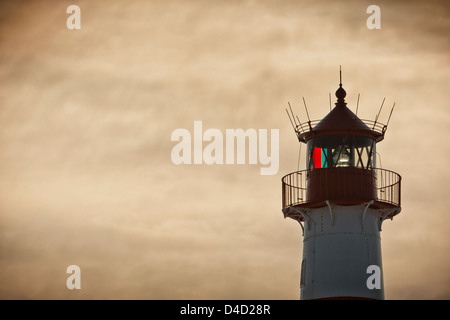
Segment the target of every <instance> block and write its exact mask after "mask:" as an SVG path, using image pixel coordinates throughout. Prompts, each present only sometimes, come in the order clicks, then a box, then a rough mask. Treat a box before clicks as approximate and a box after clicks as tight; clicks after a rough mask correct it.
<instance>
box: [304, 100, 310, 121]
mask: <svg viewBox="0 0 450 320" xmlns="http://www.w3.org/2000/svg"><path fill="white" fill-rule="evenodd" d="M302 99H303V104H304V105H305V110H306V115H307V116H308V121H309V122H311V119H310V118H309V113H308V108H307V107H306V102H305V98H304V97H302Z"/></svg>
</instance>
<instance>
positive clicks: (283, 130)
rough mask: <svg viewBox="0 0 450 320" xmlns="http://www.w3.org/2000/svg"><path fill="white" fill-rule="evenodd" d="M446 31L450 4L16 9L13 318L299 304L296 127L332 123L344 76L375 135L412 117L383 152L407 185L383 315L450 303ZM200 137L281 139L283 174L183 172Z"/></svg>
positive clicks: (5, 188)
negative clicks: (50, 305) (286, 198)
mask: <svg viewBox="0 0 450 320" xmlns="http://www.w3.org/2000/svg"><path fill="white" fill-rule="evenodd" d="M71 4H77V5H79V6H80V8H81V30H68V29H67V27H66V19H67V17H68V16H69V15H68V14H67V13H66V8H67V6H69V5H71ZM371 4H378V5H379V6H380V8H381V30H369V29H367V27H366V19H367V18H368V16H369V15H368V14H366V8H367V7H368V6H369V5H371ZM449 27H450V19H449V6H448V4H446V3H445V2H443V1H426V2H423V3H422V2H421V1H395V2H393V1H377V3H372V2H371V1H353V2H345V3H338V2H336V1H326V2H325V1H323V2H321V3H320V4H317V1H206V0H205V1H127V2H125V1H75V0H74V1H57V2H55V1H9V2H6V1H2V2H1V4H0V84H1V85H0V101H1V102H0V298H3V299H11V298H30V299H78V298H86V299H103V298H106V299H297V298H298V297H299V274H300V261H301V254H302V238H301V229H300V227H299V226H298V224H297V223H296V222H294V221H292V220H284V219H283V215H282V213H281V181H280V179H281V177H282V176H283V175H285V174H287V173H290V172H292V171H295V170H296V169H297V156H298V142H297V141H296V138H295V136H294V133H293V131H292V128H291V126H290V123H289V120H288V118H287V116H286V114H285V111H284V108H285V107H286V106H287V101H290V102H291V104H292V105H293V107H294V108H295V109H296V112H297V113H298V114H299V116H300V118H301V119H302V120H305V119H306V114H305V112H304V109H303V107H302V102H301V101H302V100H301V98H302V97H303V96H304V97H305V99H306V101H307V103H308V107H309V113H310V116H311V118H313V119H320V118H322V117H324V116H325V115H326V114H327V112H328V111H329V105H328V93H330V92H331V93H332V94H333V93H334V91H335V90H336V89H337V87H338V81H339V78H338V76H339V75H338V70H339V65H342V67H343V83H344V88H345V89H346V91H347V98H346V100H347V102H348V105H349V107H350V108H351V109H352V110H355V108H356V99H357V95H358V93H360V94H361V100H360V105H359V111H358V115H359V116H360V117H361V118H366V119H374V118H375V114H376V113H377V112H378V109H379V106H380V104H381V101H382V100H383V98H384V97H386V108H384V109H383V112H382V114H381V117H380V119H381V121H382V122H385V121H386V120H387V117H388V111H389V109H390V107H391V106H392V104H393V103H394V102H396V110H395V111H394V115H393V118H392V119H391V122H390V126H389V129H388V131H387V134H386V139H385V140H384V141H383V142H381V143H380V144H379V145H378V150H377V151H378V152H379V153H380V154H381V158H382V164H383V168H385V169H390V170H393V171H396V172H398V173H399V174H401V175H402V177H403V184H402V207H403V210H402V213H401V214H400V215H398V216H397V217H396V218H395V219H394V220H393V221H386V222H385V223H384V224H383V231H382V234H381V236H382V252H383V269H384V285H385V294H386V298H388V299H449V298H450V290H449V286H450V275H449V272H448V270H449V268H450V259H449V255H448V252H449V249H450V245H449V240H450V235H449V231H450V230H449V225H450V218H449V215H448V207H449V205H450V200H449V197H448V190H447V184H448V181H449V178H450V174H449V166H448V163H447V161H448V160H447V159H448V158H449V157H450V148H449V147H450V140H449V136H450V107H449V105H448V101H449V100H450V94H449V90H448V83H449V76H448V75H449V74H450V68H449V49H450V45H449V41H448V30H449ZM194 120H201V121H202V122H203V127H204V129H207V128H217V129H220V130H222V131H225V129H227V128H243V129H248V128H255V129H271V128H276V129H280V168H279V171H278V174H276V175H273V176H261V175H260V174H259V168H260V165H259V164H258V165H211V166H208V165H180V166H176V165H174V164H173V163H172V161H171V158H170V153H171V150H172V148H173V146H174V145H175V144H176V143H175V142H172V141H171V140H170V136H171V133H172V131H173V130H175V129H177V128H187V129H188V130H190V131H191V132H192V130H193V122H194ZM304 150H305V148H303V151H304ZM302 163H304V161H303V162H302ZM72 264H76V265H79V266H80V267H81V271H82V289H81V290H73V291H70V290H68V289H67V288H66V279H67V277H68V275H67V274H66V268H67V266H69V265H72Z"/></svg>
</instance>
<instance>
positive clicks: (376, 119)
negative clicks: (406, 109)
mask: <svg viewBox="0 0 450 320" xmlns="http://www.w3.org/2000/svg"><path fill="white" fill-rule="evenodd" d="M384 100H386V97H384V98H383V102H382V103H381V107H380V111H378V115H377V117H376V118H375V122H377V121H378V117H379V116H380V113H381V109H383V104H384Z"/></svg>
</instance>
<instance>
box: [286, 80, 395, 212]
mask: <svg viewBox="0 0 450 320" xmlns="http://www.w3.org/2000/svg"><path fill="white" fill-rule="evenodd" d="M345 97H346V92H345V90H344V88H342V81H341V83H340V84H339V88H338V89H337V91H336V98H337V101H336V103H335V107H334V108H333V109H332V110H331V111H330V112H329V113H328V114H327V115H326V116H325V117H324V118H323V119H321V120H319V121H317V120H316V121H310V120H309V121H308V122H305V123H297V122H296V121H295V120H294V123H295V125H294V129H295V132H296V134H297V138H298V140H299V141H300V142H301V143H305V144H306V169H305V170H302V171H296V172H293V173H291V174H289V175H286V176H285V177H283V194H284V199H283V207H284V208H285V209H286V210H287V209H288V208H289V207H291V206H300V207H303V206H305V207H311V206H313V207H314V206H324V205H326V204H325V203H326V202H327V201H333V202H334V203H339V204H342V205H354V204H361V203H368V202H370V201H373V202H374V205H377V206H388V207H400V180H401V177H400V176H399V175H398V174H396V173H395V172H392V171H389V170H385V169H382V168H378V167H377V161H376V160H377V146H376V145H377V143H378V142H380V141H382V140H383V139H384V134H385V131H386V129H387V125H384V124H381V123H379V122H378V121H377V119H375V121H371V120H361V119H360V118H358V116H357V115H356V114H355V113H353V112H352V111H351V110H350V109H349V108H348V107H347V103H346V102H345ZM380 111H381V109H380ZM291 112H292V111H291ZM288 114H289V113H288ZM391 114H392V111H391ZM292 116H293V115H292ZM294 119H295V118H294Z"/></svg>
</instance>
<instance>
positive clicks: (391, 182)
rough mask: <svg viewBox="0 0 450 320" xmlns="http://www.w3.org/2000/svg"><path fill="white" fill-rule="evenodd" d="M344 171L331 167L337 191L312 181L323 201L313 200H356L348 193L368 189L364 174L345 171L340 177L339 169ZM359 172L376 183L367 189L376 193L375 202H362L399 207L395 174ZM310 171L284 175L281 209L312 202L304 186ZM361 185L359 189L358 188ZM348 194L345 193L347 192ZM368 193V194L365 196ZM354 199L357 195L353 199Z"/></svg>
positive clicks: (324, 182) (399, 198)
mask: <svg viewBox="0 0 450 320" xmlns="http://www.w3.org/2000/svg"><path fill="white" fill-rule="evenodd" d="M341 169H343V168H334V170H335V171H334V172H335V173H336V172H337V173H338V174H337V175H336V174H334V177H337V179H338V180H339V181H338V184H339V186H340V188H339V190H338V191H336V188H334V187H330V186H329V184H328V183H327V180H318V181H315V188H321V189H322V191H323V192H321V193H320V197H322V198H323V199H314V201H316V202H317V201H325V200H330V201H333V200H344V198H345V197H346V196H347V197H348V198H351V199H355V197H353V195H352V194H351V193H352V192H354V190H359V189H360V188H367V181H368V180H367V174H361V175H359V176H358V175H357V176H356V179H355V175H348V174H345V172H344V171H342V173H344V174H339V172H340V171H339V170H341ZM314 170H329V169H326V168H325V169H314ZM360 170H362V171H361V172H366V173H369V174H371V175H373V176H374V180H375V184H374V185H373V186H370V185H369V186H368V187H369V188H375V190H376V193H375V192H374V193H373V195H375V194H376V196H375V199H364V200H374V201H377V202H379V203H385V204H388V205H391V206H396V207H400V205H401V176H400V175H399V174H397V173H395V172H394V171H390V170H386V169H381V168H374V169H360ZM311 172H312V171H311V170H301V171H295V172H292V173H290V174H287V175H285V176H284V177H283V178H282V179H281V181H282V201H283V203H282V206H283V209H285V208H288V207H291V206H295V205H301V204H306V203H309V202H312V200H311V199H308V198H307V197H308V193H307V191H308V190H307V185H308V182H309V181H308V179H309V178H310V173H311ZM317 183H319V184H320V183H322V184H323V185H317ZM349 184H356V189H355V186H354V185H353V186H351V187H350V186H349ZM359 185H361V186H359ZM345 189H347V190H348V192H347V193H346V190H345ZM365 194H367V193H365ZM356 198H357V196H356Z"/></svg>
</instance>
